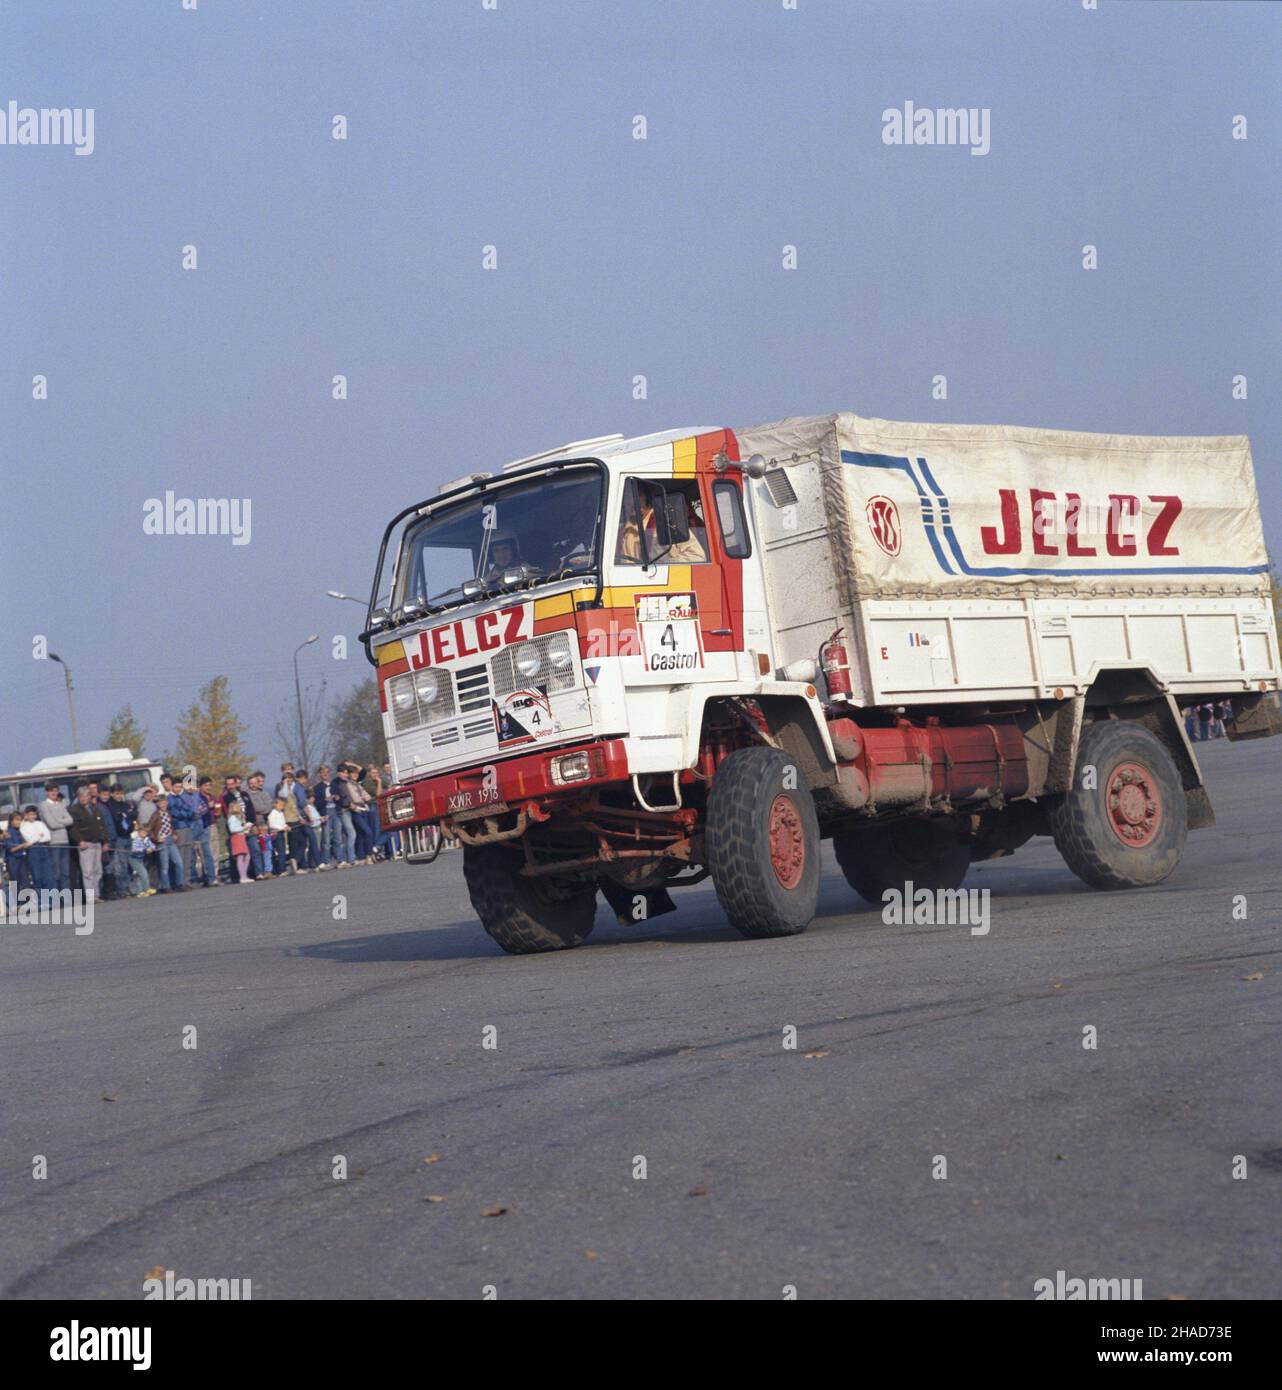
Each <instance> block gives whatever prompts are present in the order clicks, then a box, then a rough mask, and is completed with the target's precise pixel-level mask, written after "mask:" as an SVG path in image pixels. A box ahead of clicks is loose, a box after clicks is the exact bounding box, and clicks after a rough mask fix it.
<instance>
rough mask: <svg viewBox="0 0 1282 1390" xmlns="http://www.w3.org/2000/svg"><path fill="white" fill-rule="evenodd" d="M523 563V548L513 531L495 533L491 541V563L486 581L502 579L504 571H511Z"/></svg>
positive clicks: (486, 574)
mask: <svg viewBox="0 0 1282 1390" xmlns="http://www.w3.org/2000/svg"><path fill="white" fill-rule="evenodd" d="M520 563H521V547H520V545H519V544H518V543H517V539H516V537H515V536H514V535H513V534H512V532H511V531H495V533H494V536H493V538H492V539H491V540H490V563H489V567H488V568H487V569H486V571H485V578H486V579H501V578H502V577H503V571H504V570H510V569H512V568H513V567H514V566H516V565H519V564H520Z"/></svg>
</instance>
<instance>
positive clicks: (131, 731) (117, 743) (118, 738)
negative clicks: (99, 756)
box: [102, 705, 147, 758]
mask: <svg viewBox="0 0 1282 1390" xmlns="http://www.w3.org/2000/svg"><path fill="white" fill-rule="evenodd" d="M146 742H147V730H146V729H144V728H143V727H142V725H140V724H139V723H138V721H137V719H135V718H134V707H133V706H132V705H124V706H122V707H121V708H120V709H118V710H117V711H116V713H115V714H114V715H113V716H112V720H111V724H110V726H109V727H108V729H107V736H106V738H104V739H103V741H102V746H103V747H104V748H128V749H129V751H130V752H131V753H132V754H133V755H134V757H135V758H142V757H145V756H146V755H145V754H144V752H143V745H144V744H145V743H146Z"/></svg>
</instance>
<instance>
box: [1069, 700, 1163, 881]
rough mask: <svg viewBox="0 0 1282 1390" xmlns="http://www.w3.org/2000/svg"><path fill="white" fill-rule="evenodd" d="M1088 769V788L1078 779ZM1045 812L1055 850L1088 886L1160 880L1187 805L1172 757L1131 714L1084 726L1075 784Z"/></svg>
mask: <svg viewBox="0 0 1282 1390" xmlns="http://www.w3.org/2000/svg"><path fill="white" fill-rule="evenodd" d="M1088 767H1093V768H1095V770H1096V771H1095V778H1094V781H1095V786H1094V787H1093V788H1091V789H1090V790H1088V789H1087V788H1085V787H1084V786H1083V785H1082V783H1083V781H1084V774H1085V771H1086V769H1087V768H1088ZM1128 773H1129V774H1130V776H1129V778H1128V776H1127V774H1128ZM1150 808H1152V809H1151V810H1150ZM1048 818H1049V820H1050V827H1051V834H1052V835H1053V836H1054V839H1055V848H1056V849H1058V850H1059V852H1060V854H1062V855H1063V857H1064V862H1065V863H1066V864H1067V865H1068V867H1069V868H1070V869H1072V871H1073V872H1074V873H1075V874H1076V875H1077V877H1078V878H1080V879H1081V880H1082V882H1083V883H1089V884H1090V886H1091V887H1092V888H1146V887H1148V886H1149V885H1151V884H1154V883H1161V881H1162V880H1163V879H1164V878H1166V877H1167V876H1168V875H1169V874H1170V873H1171V872H1172V870H1173V869H1174V868H1175V866H1176V865H1177V864H1178V863H1179V862H1180V856H1181V855H1182V854H1183V853H1184V841H1185V839H1186V838H1187V836H1188V803H1187V801H1186V800H1185V796H1184V786H1183V783H1182V782H1181V780H1180V774H1179V772H1178V770H1177V769H1176V766H1175V762H1174V760H1173V759H1172V757H1171V755H1170V753H1169V752H1168V751H1167V749H1166V746H1165V745H1164V744H1163V743H1162V741H1161V739H1159V738H1158V737H1157V736H1156V735H1155V734H1153V733H1150V731H1149V730H1148V729H1146V728H1144V726H1143V725H1141V724H1135V723H1132V722H1131V721H1129V720H1115V719H1108V720H1102V721H1100V722H1099V723H1098V724H1091V725H1089V726H1088V727H1087V728H1086V729H1085V730H1084V731H1083V732H1082V737H1081V742H1080V743H1079V745H1078V751H1077V771H1076V773H1075V774H1074V777H1073V790H1072V791H1070V792H1066V793H1065V794H1064V795H1063V796H1062V797H1058V798H1056V800H1055V801H1054V802H1053V803H1052V804H1051V806H1050V808H1049V812H1048ZM1127 830H1129V831H1130V832H1131V834H1132V835H1134V837H1135V842H1134V843H1128V840H1127V838H1126V837H1125V831H1127Z"/></svg>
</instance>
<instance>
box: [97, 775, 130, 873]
mask: <svg viewBox="0 0 1282 1390" xmlns="http://www.w3.org/2000/svg"><path fill="white" fill-rule="evenodd" d="M100 804H101V806H102V809H103V813H104V814H105V815H106V817H107V823H108V827H109V829H110V830H111V848H110V851H107V850H104V851H103V853H104V856H106V855H108V853H109V854H110V867H111V876H112V880H113V882H114V883H115V886H116V896H117V897H119V898H128V897H130V896H131V891H130V880H131V877H132V876H131V874H130V871H129V842H130V840H132V839H133V830H134V822H135V820H136V819H137V815H136V813H135V811H134V808H133V807H132V806H131V805H130V804H129V802H128V801H126V800H125V792H124V788H123V787H121V786H119V785H118V784H117V785H116V786H113V787H112V788H111V790H110V792H109V794H108V795H107V796H106V797H105V798H104V799H103V800H102V801H101V803H100Z"/></svg>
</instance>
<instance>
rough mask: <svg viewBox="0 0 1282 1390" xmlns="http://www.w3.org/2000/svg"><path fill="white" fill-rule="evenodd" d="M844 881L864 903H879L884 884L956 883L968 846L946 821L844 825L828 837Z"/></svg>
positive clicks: (934, 887) (935, 886) (966, 864)
mask: <svg viewBox="0 0 1282 1390" xmlns="http://www.w3.org/2000/svg"><path fill="white" fill-rule="evenodd" d="M832 847H833V851H834V853H835V854H836V856H837V863H838V865H839V866H840V868H841V872H842V873H843V874H845V876H846V882H847V883H848V884H850V886H851V887H852V888H853V889H854V890H855V892H856V893H858V894H859V896H860V897H861V898H863V900H864V901H865V902H867V903H871V904H872V906H873V907H881V906H882V905H883V903H884V902H885V894H886V893H887V891H889V890H890V889H892V888H893V889H894V890H895V891H896V892H899V893H906V892H907V891H908V889H907V887H906V885H907V884H908V883H911V884H912V886H913V890H914V891H915V890H916V889H918V888H927V889H929V890H930V891H931V892H936V891H938V890H939V889H944V888H960V887H961V885H962V882H963V880H964V879H965V877H966V871H967V869H969V868H970V847H969V845H968V844H967V843H966V841H965V840H963V839H962V838H961V837H960V836H958V835H956V834H954V833H953V832H952V831H951V830H949V829H948V828H947V827H946V826H943V825H939V824H938V823H936V822H935V821H928V820H903V821H894V822H892V823H891V824H890V825H871V826H866V827H854V826H846V827H843V828H842V829H840V830H838V831H837V833H836V834H835V835H834V836H833V840H832Z"/></svg>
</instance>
